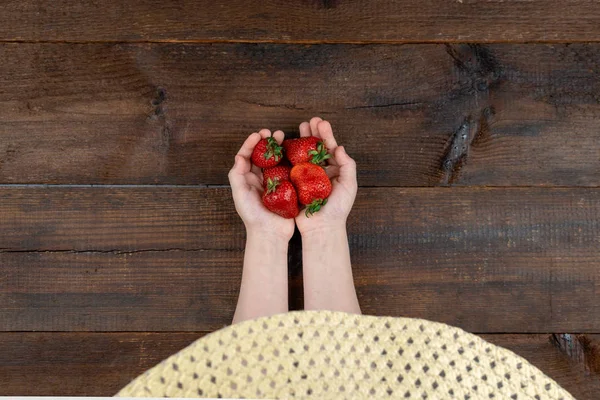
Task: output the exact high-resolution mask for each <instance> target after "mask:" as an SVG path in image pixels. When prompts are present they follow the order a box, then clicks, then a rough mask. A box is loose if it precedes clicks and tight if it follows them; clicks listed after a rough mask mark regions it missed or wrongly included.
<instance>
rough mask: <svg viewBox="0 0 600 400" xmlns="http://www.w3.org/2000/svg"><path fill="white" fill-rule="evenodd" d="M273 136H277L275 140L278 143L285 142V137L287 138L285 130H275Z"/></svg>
mask: <svg viewBox="0 0 600 400" xmlns="http://www.w3.org/2000/svg"><path fill="white" fill-rule="evenodd" d="M273 137H274V138H275V140H277V143H279V144H281V142H283V139H284V138H285V133H283V131H275V132H273Z"/></svg>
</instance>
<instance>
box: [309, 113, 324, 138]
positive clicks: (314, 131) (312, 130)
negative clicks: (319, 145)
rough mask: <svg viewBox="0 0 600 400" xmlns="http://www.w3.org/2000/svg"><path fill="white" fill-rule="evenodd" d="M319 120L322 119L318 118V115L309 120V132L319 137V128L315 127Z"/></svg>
mask: <svg viewBox="0 0 600 400" xmlns="http://www.w3.org/2000/svg"><path fill="white" fill-rule="evenodd" d="M321 121H323V120H322V119H321V118H319V117H314V118H312V119H311V120H310V133H311V135H313V136H316V137H319V138H320V137H321V136H320V135H319V128H317V125H318V124H319V122H321Z"/></svg>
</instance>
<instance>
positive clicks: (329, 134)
mask: <svg viewBox="0 0 600 400" xmlns="http://www.w3.org/2000/svg"><path fill="white" fill-rule="evenodd" d="M268 136H271V132H270V131H269V130H268V129H262V130H260V131H259V132H255V133H253V134H251V135H250V136H249V137H248V138H247V139H246V141H245V142H244V144H243V145H242V147H241V148H240V150H239V152H238V154H237V155H236V156H235V165H234V166H233V168H232V169H231V171H230V172H229V182H230V184H231V190H232V194H233V200H234V203H235V208H236V210H237V212H238V214H239V215H240V217H241V219H242V221H243V222H244V225H245V227H246V237H247V240H246V250H245V254H244V267H243V272H242V284H241V287H240V295H239V298H238V304H237V308H236V311H235V315H234V317H233V323H238V322H241V321H245V320H249V319H255V318H259V317H263V316H270V315H274V314H280V313H284V312H287V311H288V282H287V276H288V273H287V250H288V244H289V240H290V238H291V237H292V235H293V233H294V225H296V226H297V227H298V230H299V231H300V234H301V236H302V258H303V270H304V306H305V309H306V310H332V311H343V312H348V313H355V314H360V312H361V311H360V306H359V304H358V299H357V296H356V290H355V287H354V280H353V276H352V266H351V263H350V250H349V246H348V237H347V234H346V220H347V218H348V214H349V213H350V210H351V209H352V205H353V204H354V199H355V197H356V192H357V189H358V186H357V183H356V163H355V162H354V160H353V159H352V158H350V156H348V154H347V153H346V151H345V149H344V147H343V146H338V145H337V142H336V140H335V137H334V136H333V131H332V128H331V124H330V123H329V122H327V121H323V120H322V119H321V118H318V117H315V118H313V119H311V120H310V122H303V123H302V124H300V136H302V137H305V136H316V137H319V138H321V139H323V141H324V142H325V144H326V146H327V149H328V152H329V153H330V154H331V158H330V159H329V160H328V164H329V165H328V166H327V167H326V170H327V175H328V176H329V177H330V179H331V181H332V186H333V189H332V191H331V195H330V196H329V198H328V202H327V204H326V205H325V206H324V207H323V208H322V209H321V210H320V211H319V212H317V213H315V214H314V215H312V216H311V217H310V218H308V217H306V216H305V214H304V212H301V213H300V215H299V216H298V217H296V219H295V220H294V219H284V218H282V217H280V216H278V215H276V214H273V213H271V212H270V211H268V210H267V209H266V208H265V207H264V205H263V204H262V200H261V196H262V193H263V189H262V172H261V170H260V169H259V168H257V167H256V166H253V165H252V163H251V161H250V156H251V154H252V151H253V149H254V147H255V146H256V144H257V143H258V142H259V141H260V140H261V139H262V138H266V137H268ZM273 137H274V138H275V139H276V140H277V141H278V142H279V143H280V144H281V142H282V141H283V138H284V134H283V132H282V131H275V132H273Z"/></svg>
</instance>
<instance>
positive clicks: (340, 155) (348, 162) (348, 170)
mask: <svg viewBox="0 0 600 400" xmlns="http://www.w3.org/2000/svg"><path fill="white" fill-rule="evenodd" d="M335 161H337V163H338V165H339V167H340V178H341V179H342V180H343V181H345V182H347V183H356V162H355V161H354V160H353V159H352V158H351V157H350V156H349V155H348V153H346V148H345V147H344V146H338V147H337V148H336V149H335Z"/></svg>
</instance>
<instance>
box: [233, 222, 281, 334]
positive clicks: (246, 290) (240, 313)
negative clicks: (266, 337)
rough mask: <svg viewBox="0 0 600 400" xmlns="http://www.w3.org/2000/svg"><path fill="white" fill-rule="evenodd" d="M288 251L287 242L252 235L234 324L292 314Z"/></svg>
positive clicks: (272, 236) (265, 236)
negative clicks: (290, 308)
mask: <svg viewBox="0 0 600 400" xmlns="http://www.w3.org/2000/svg"><path fill="white" fill-rule="evenodd" d="M287 249H288V241H287V240H285V239H281V238H279V237H275V236H274V235H270V234H267V233H261V232H250V231H249V232H248V235H247V240H246V250H245V252H244V268H243V272H242V284H241V287H240V295H239V298H238V304H237V307H236V310H235V315H234V317H233V323H238V322H241V321H245V320H248V319H254V318H258V317H263V316H269V315H274V314H279V313H283V312H287V311H288V287H287V276H288V270H287Z"/></svg>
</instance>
